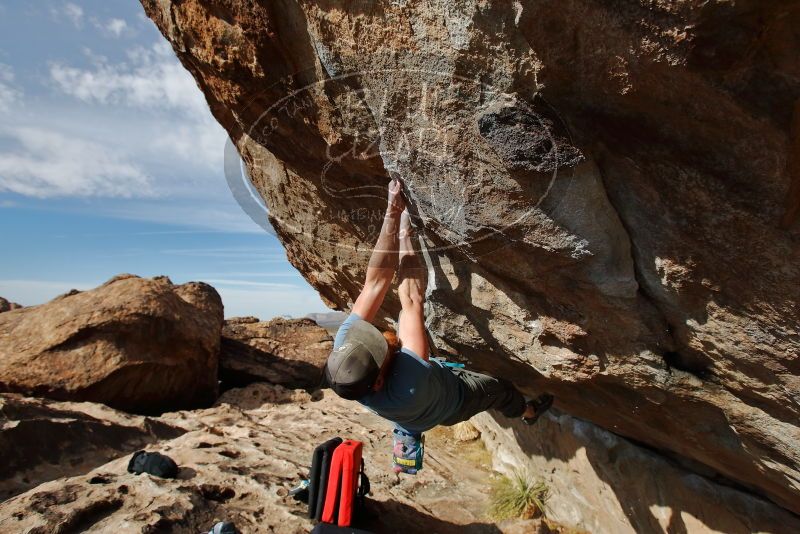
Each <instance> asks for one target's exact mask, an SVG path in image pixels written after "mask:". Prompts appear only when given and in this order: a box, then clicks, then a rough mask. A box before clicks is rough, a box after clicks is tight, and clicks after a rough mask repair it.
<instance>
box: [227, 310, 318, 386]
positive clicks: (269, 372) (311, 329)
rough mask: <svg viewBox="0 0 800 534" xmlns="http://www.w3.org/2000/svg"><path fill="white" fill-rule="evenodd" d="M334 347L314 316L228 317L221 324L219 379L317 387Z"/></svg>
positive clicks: (239, 383) (238, 383) (241, 383)
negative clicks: (261, 319)
mask: <svg viewBox="0 0 800 534" xmlns="http://www.w3.org/2000/svg"><path fill="white" fill-rule="evenodd" d="M332 349H333V340H332V339H331V336H330V334H328V332H327V331H326V330H325V329H324V328H322V327H320V326H318V325H317V323H315V322H314V321H312V320H311V319H283V318H276V319H273V320H271V321H259V320H258V319H256V318H255V317H236V318H233V319H228V320H226V321H225V325H224V326H223V328H222V347H221V351H220V379H221V380H222V383H223V386H225V387H231V386H244V385H247V384H250V383H252V382H269V383H272V384H281V385H283V386H286V387H289V388H314V387H318V386H319V385H320V380H321V376H322V368H323V366H324V365H325V360H326V359H327V358H328V354H330V352H331V350H332Z"/></svg>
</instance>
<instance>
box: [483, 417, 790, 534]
mask: <svg viewBox="0 0 800 534" xmlns="http://www.w3.org/2000/svg"><path fill="white" fill-rule="evenodd" d="M471 422H472V423H473V424H474V425H475V426H476V427H478V428H479V429H480V431H481V436H482V438H483V440H484V442H485V443H486V446H487V447H488V449H489V451H490V452H491V454H492V458H493V459H494V468H495V469H496V470H498V471H500V472H501V473H505V474H506V475H511V474H513V473H514V472H518V471H522V472H528V473H530V475H531V476H533V477H534V478H538V479H542V480H544V482H545V483H546V484H547V487H548V489H549V495H550V498H549V499H548V501H547V515H548V517H549V518H550V519H552V520H554V521H556V522H558V523H560V524H562V525H565V526H569V527H573V528H578V529H581V530H585V531H587V532H592V533H597V534H603V533H609V534H611V533H613V534H617V533H636V532H691V533H692V534H701V533H706V532H707V533H713V532H725V533H728V534H748V533H751V532H797V531H798V530H800V518H798V517H797V516H795V515H793V514H791V513H789V512H786V511H785V510H782V509H781V508H780V507H778V506H776V505H775V504H773V503H771V502H769V501H766V500H763V499H760V498H757V497H754V496H752V495H750V494H748V493H746V492H742V491H739V490H737V489H734V488H731V487H729V486H725V485H722V484H719V483H717V482H714V481H713V480H710V479H709V478H705V477H702V476H698V475H696V474H693V473H691V472H689V471H687V470H686V469H683V468H681V467H679V466H677V465H675V464H674V463H673V462H669V461H666V460H665V459H664V458H662V457H660V456H659V455H657V454H654V453H653V452H651V451H648V450H647V449H644V448H642V447H638V446H636V445H633V444H632V443H630V442H629V441H627V440H625V439H623V438H620V437H619V436H615V435H614V434H612V433H610V432H608V431H605V430H603V429H601V428H599V427H597V426H595V425H593V424H591V423H589V422H586V421H581V420H580V419H576V418H574V417H570V416H569V415H566V414H557V413H552V414H548V415H546V416H544V417H542V419H540V421H539V422H538V423H537V424H536V425H535V426H532V427H528V426H525V425H523V424H521V423H518V422H516V421H514V422H511V421H509V420H507V419H505V418H503V417H501V416H498V415H497V414H492V413H490V412H485V413H482V414H479V415H477V416H475V417H474V418H472V419H471Z"/></svg>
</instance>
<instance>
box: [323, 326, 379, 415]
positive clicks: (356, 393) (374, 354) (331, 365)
mask: <svg viewBox="0 0 800 534" xmlns="http://www.w3.org/2000/svg"><path fill="white" fill-rule="evenodd" d="M388 349H389V344H388V343H386V339H384V337H383V334H381V333H380V331H379V330H378V329H377V328H375V327H374V326H372V324H370V323H369V322H367V321H364V320H363V319H359V320H357V321H355V322H353V324H352V325H351V326H350V329H349V330H347V333H346V334H345V337H344V341H343V342H342V344H341V345H339V347H337V348H336V349H335V350H334V351H333V352H331V354H330V356H328V362H327V364H326V365H325V380H326V381H327V382H328V385H330V387H331V389H333V390H334V391H335V392H336V393H337V394H339V396H341V397H344V398H345V399H358V398H361V397H363V396H364V395H366V394H367V393H368V392H369V389H370V388H371V387H372V385H373V384H374V383H375V379H376V378H378V372H379V371H380V368H381V365H383V361H384V360H385V359H386V351H387V350H388Z"/></svg>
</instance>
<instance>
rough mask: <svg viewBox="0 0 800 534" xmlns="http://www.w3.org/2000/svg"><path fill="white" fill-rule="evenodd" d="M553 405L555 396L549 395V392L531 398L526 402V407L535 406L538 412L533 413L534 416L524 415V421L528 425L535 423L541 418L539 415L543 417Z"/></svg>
mask: <svg viewBox="0 0 800 534" xmlns="http://www.w3.org/2000/svg"><path fill="white" fill-rule="evenodd" d="M552 405H553V396H552V395H548V394H547V393H545V394H544V395H539V396H538V397H536V398H535V399H531V400H529V401H528V402H526V403H525V407H526V408H527V407H528V406H533V407H534V408H535V409H536V413H535V414H534V415H533V417H523V418H522V422H523V423H525V424H526V425H532V424H534V423H535V422H536V421H538V420H539V417H541V416H542V414H543V413H544V412H546V411H547V410H549V409H550V407H551V406H552Z"/></svg>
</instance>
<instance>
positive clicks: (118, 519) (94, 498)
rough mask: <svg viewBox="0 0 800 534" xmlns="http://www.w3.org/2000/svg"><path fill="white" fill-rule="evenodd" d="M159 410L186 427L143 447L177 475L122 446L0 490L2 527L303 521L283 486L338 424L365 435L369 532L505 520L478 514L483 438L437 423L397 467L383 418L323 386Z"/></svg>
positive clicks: (481, 526) (182, 527) (290, 530)
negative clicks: (410, 464)
mask: <svg viewBox="0 0 800 534" xmlns="http://www.w3.org/2000/svg"><path fill="white" fill-rule="evenodd" d="M158 421H159V422H160V423H161V424H164V425H169V426H174V427H181V428H183V429H184V430H185V433H184V434H182V435H180V436H179V437H176V438H174V439H169V440H163V441H160V442H158V443H156V444H152V445H149V446H147V447H146V449H147V450H157V451H159V452H162V453H164V454H167V455H168V456H170V457H171V458H173V459H174V460H175V461H176V462H177V463H178V465H179V466H180V467H181V470H180V473H179V475H178V478H177V479H174V480H165V479H160V478H157V477H152V476H150V475H147V474H143V475H139V476H136V475H132V474H129V473H127V472H126V467H127V462H128V458H129V455H125V456H123V457H120V458H118V459H116V460H113V461H110V462H108V463H105V464H103V465H101V466H99V467H96V468H95V469H93V470H91V471H89V472H87V473H86V474H82V475H78V476H70V477H65V478H60V479H57V480H53V481H51V482H47V483H44V484H41V485H39V486H37V487H36V488H34V489H31V490H29V491H27V492H25V493H23V494H21V495H18V496H16V497H14V498H12V499H9V500H7V501H5V502H3V503H2V504H0V529H2V530H4V531H6V532H30V533H48V534H50V533H56V532H60V533H65V532H126V533H127V532H142V533H153V532H174V533H187V534H188V533H191V534H197V533H198V532H201V531H203V529H206V530H207V529H208V528H210V526H211V525H213V524H214V523H215V522H216V521H221V520H229V521H233V522H235V523H236V525H237V526H238V527H239V528H240V529H241V530H242V531H243V532H246V533H260V532H264V533H266V532H274V533H286V534H295V533H300V532H308V531H310V529H311V527H312V524H311V522H310V521H309V520H308V519H307V518H306V517H305V506H304V505H301V504H300V503H297V502H295V501H294V500H293V499H292V498H290V497H286V492H287V490H288V489H290V488H291V487H293V486H294V485H295V484H296V483H297V482H298V481H299V480H300V479H301V478H304V477H305V476H306V474H307V472H308V468H309V461H310V458H311V452H312V450H313V447H314V446H315V445H317V444H318V443H321V442H323V441H325V440H326V439H328V438H330V437H332V436H334V435H340V436H343V437H348V438H353V439H358V440H361V441H363V442H364V444H365V459H366V464H367V473H368V475H369V477H370V480H371V482H372V489H373V494H372V500H373V503H372V504H371V507H370V508H371V510H372V511H373V512H374V513H375V514H377V517H376V518H375V519H373V521H372V523H371V526H370V528H372V529H374V530H375V531H376V532H431V533H434V532H436V533H459V532H467V533H469V532H476V533H478V532H487V533H497V532H501V530H500V529H499V528H498V527H497V526H496V525H494V524H491V523H490V522H488V520H486V519H485V517H484V511H485V509H486V505H487V494H486V488H487V484H488V481H489V478H490V476H491V474H490V471H489V463H490V462H491V459H490V458H489V456H488V455H487V453H486V450H485V449H484V448H483V446H482V445H480V443H472V444H464V443H458V442H456V441H455V439H454V438H452V436H450V435H449V434H448V433H447V432H446V431H435V432H432V433H430V434H429V435H428V442H427V450H426V460H425V468H424V469H423V470H422V472H421V473H420V474H419V475H417V476H416V477H410V476H404V477H401V478H400V479H398V477H397V476H396V475H395V474H394V473H393V472H392V471H391V438H390V431H389V427H388V426H387V423H386V422H385V421H384V420H382V419H380V418H378V417H377V416H375V415H373V414H372V413H370V412H368V411H366V410H365V409H363V408H361V407H360V406H358V405H356V404H355V403H352V402H348V401H343V400H341V399H339V398H338V397H336V396H335V395H334V394H332V393H330V392H328V393H327V394H325V395H322V396H315V398H313V399H312V397H311V395H309V394H308V393H306V392H304V391H301V390H297V391H291V390H287V389H285V388H282V387H280V386H271V385H267V384H253V385H251V386H248V387H246V388H243V389H238V390H231V391H229V392H227V393H226V395H225V396H223V397H222V398H221V399H220V402H219V403H218V404H217V405H216V406H214V407H212V408H208V409H204V410H193V411H183V412H175V413H168V414H164V415H163V416H162V417H160V418H158ZM537 528H538V527H537ZM534 531H535V530H534Z"/></svg>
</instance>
